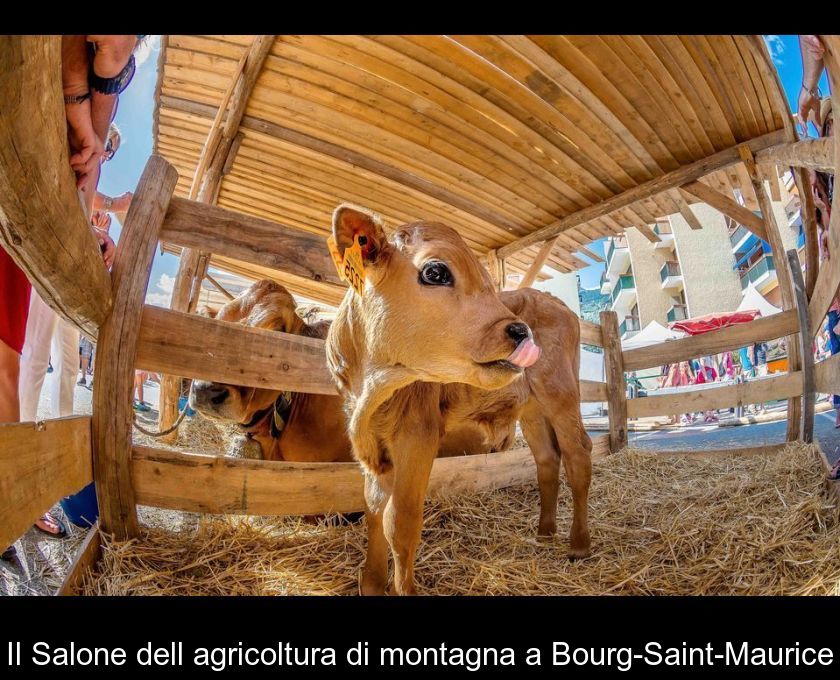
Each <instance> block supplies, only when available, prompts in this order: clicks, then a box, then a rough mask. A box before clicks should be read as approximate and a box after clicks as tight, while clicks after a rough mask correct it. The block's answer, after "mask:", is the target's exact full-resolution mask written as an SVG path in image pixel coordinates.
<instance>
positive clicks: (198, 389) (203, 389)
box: [190, 380, 228, 406]
mask: <svg viewBox="0 0 840 680" xmlns="http://www.w3.org/2000/svg"><path fill="white" fill-rule="evenodd" d="M227 398H228V388H227V387H225V386H224V385H219V384H217V383H211V382H205V381H202V380H194V381H193V385H192V390H191V391H190V406H193V404H194V403H195V402H196V401H197V402H199V403H202V402H203V403H205V404H206V403H208V402H210V403H213V404H216V405H217V406H218V405H219V404H221V403H222V402H224V401H225V399H227Z"/></svg>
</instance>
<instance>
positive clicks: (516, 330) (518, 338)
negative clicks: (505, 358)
mask: <svg viewBox="0 0 840 680" xmlns="http://www.w3.org/2000/svg"><path fill="white" fill-rule="evenodd" d="M505 332H506V333H507V334H508V337H509V338H510V339H511V340H513V341H514V342H515V343H516V344H517V345H518V344H519V343H520V342H522V341H523V340H526V339H527V338H530V337H531V329H530V328H528V326H527V324H524V323H522V322H516V323H512V324H510V325H509V326H508V327H507V328H506V329H505Z"/></svg>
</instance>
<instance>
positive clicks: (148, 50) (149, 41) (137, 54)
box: [134, 35, 160, 66]
mask: <svg viewBox="0 0 840 680" xmlns="http://www.w3.org/2000/svg"><path fill="white" fill-rule="evenodd" d="M159 51H160V36H159V35H147V36H146V37H145V38H144V39H143V42H141V43H140V45H139V46H138V47H137V49H136V50H134V61H135V63H136V64H137V66H140V64H142V63H143V62H144V61H146V60H147V59H148V58H149V57H150V56H152V54H157V53H158V52H159Z"/></svg>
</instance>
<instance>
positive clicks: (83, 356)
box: [76, 345, 90, 386]
mask: <svg viewBox="0 0 840 680" xmlns="http://www.w3.org/2000/svg"><path fill="white" fill-rule="evenodd" d="M89 362H90V354H89V353H88V351H87V347H86V346H85V345H82V347H81V349H80V350H79V364H80V367H81V371H82V377H81V378H79V380H78V382H77V383H76V384H77V385H82V386H85V385H87V374H88V363H89Z"/></svg>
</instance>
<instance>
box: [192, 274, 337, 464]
mask: <svg viewBox="0 0 840 680" xmlns="http://www.w3.org/2000/svg"><path fill="white" fill-rule="evenodd" d="M295 307H296V305H295V300H294V298H293V297H292V296H291V294H290V293H289V292H288V291H287V290H286V289H285V288H284V287H283V286H281V285H280V284H278V283H275V282H273V281H269V280H267V279H264V280H262V281H258V282H257V283H255V284H254V285H252V286H251V287H250V288H249V289H248V290H246V291H245V292H244V293H243V294H242V295H240V296H239V297H238V298H236V299H235V300H231V301H230V302H228V303H227V304H226V305H224V307H222V308H221V309H220V310H219V311H218V312H217V313H216V315H215V317H216V318H217V319H219V320H221V321H230V322H233V323H241V324H244V325H246V326H254V327H256V328H265V329H269V330H275V331H280V332H283V333H292V334H294V335H305V336H308V337H314V338H324V337H326V333H327V329H328V327H329V324H328V323H326V322H317V323H314V324H307V323H306V322H304V320H303V319H301V318H300V317H299V316H298V315H297V313H296V311H295ZM244 359H247V357H246V358H244ZM190 406H191V407H192V408H193V409H195V410H196V411H198V412H199V413H201V414H202V415H204V416H206V417H208V418H212V419H216V420H224V421H233V422H235V423H238V424H239V426H240V428H241V429H242V431H243V432H244V433H246V434H247V435H248V437H249V438H250V439H251V440H253V441H255V442H256V443H257V444H258V445H259V449H260V453H261V457H262V458H264V459H265V460H286V461H296V462H321V463H330V462H340V461H351V460H353V457H352V454H351V450H350V442H349V441H348V439H347V434H346V429H345V419H344V414H343V412H342V409H341V399H340V398H339V397H338V396H329V395H324V394H303V393H297V392H294V393H292V392H280V391H278V390H268V389H262V388H255V387H241V386H236V385H226V384H222V383H212V382H206V381H202V380H194V381H193V384H192V388H191V389H190Z"/></svg>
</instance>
